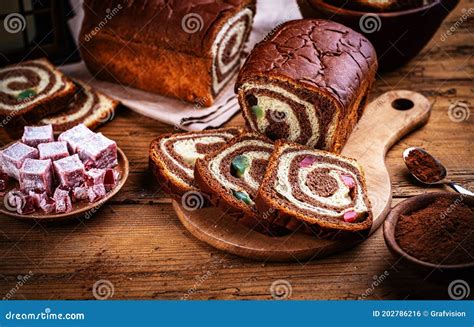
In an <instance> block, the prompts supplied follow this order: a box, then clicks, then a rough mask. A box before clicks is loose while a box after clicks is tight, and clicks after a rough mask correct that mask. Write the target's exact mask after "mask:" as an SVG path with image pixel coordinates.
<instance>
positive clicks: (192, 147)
mask: <svg viewBox="0 0 474 327" xmlns="http://www.w3.org/2000/svg"><path fill="white" fill-rule="evenodd" d="M242 131H243V130H242V129H240V128H234V127H229V128H220V129H213V130H206V131H201V132H187V133H169V134H163V135H161V136H160V137H158V138H156V139H154V140H153V141H152V142H151V144H150V149H149V166H150V169H151V171H152V172H153V174H154V175H155V177H156V179H157V180H158V182H159V183H160V185H161V186H162V188H163V191H165V192H166V193H167V194H169V195H171V196H173V197H175V198H179V197H181V196H182V195H184V194H185V193H186V192H190V191H199V190H198V188H197V186H196V184H195V182H194V164H195V162H196V160H197V159H198V158H201V157H204V156H205V155H206V154H208V153H210V152H212V151H214V150H218V149H220V148H221V147H222V146H224V145H225V144H226V143H227V142H229V141H230V140H231V139H232V138H233V137H235V136H237V135H239V134H240V133H242Z"/></svg>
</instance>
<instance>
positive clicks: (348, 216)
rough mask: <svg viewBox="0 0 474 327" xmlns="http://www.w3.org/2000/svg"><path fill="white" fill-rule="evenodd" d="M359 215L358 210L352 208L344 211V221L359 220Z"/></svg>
mask: <svg viewBox="0 0 474 327" xmlns="http://www.w3.org/2000/svg"><path fill="white" fill-rule="evenodd" d="M358 216H359V215H358V214H357V212H355V211H353V210H351V211H347V212H345V213H344V221H345V222H346V223H353V222H355V221H356V220H357V217H358Z"/></svg>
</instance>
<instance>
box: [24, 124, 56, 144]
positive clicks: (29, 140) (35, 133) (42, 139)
mask: <svg viewBox="0 0 474 327" xmlns="http://www.w3.org/2000/svg"><path fill="white" fill-rule="evenodd" d="M21 141H22V142H23V143H25V144H26V145H29V146H33V147H36V146H38V144H40V143H48V142H53V141H54V134H53V126H51V125H44V126H25V127H24V132H23V137H22V138H21Z"/></svg>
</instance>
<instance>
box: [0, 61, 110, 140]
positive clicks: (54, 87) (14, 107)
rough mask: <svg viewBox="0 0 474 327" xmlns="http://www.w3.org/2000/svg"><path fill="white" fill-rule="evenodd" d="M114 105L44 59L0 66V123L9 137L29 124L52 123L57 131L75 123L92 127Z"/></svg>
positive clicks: (82, 82)
mask: <svg viewBox="0 0 474 327" xmlns="http://www.w3.org/2000/svg"><path fill="white" fill-rule="evenodd" d="M117 105H118V102H117V101H115V100H113V99H112V98H110V97H108V96H106V95H104V94H102V93H100V92H97V91H96V90H94V89H92V88H91V87H90V86H89V85H87V83H85V82H84V81H79V80H72V79H70V78H68V77H66V76H65V75H64V74H63V73H61V72H60V71H59V70H58V69H57V68H56V67H55V66H53V65H52V64H51V63H50V62H49V61H48V60H47V59H37V60H30V61H24V62H21V63H18V64H15V65H10V66H6V67H3V68H0V124H1V125H2V127H3V128H4V129H5V130H6V131H7V132H8V134H10V136H12V137H18V136H20V135H21V133H22V132H23V127H24V126H32V125H52V126H53V128H54V130H55V132H58V133H59V132H62V131H65V130H68V129H69V128H71V127H73V126H76V125H77V124H79V123H84V124H85V125H86V126H87V127H89V128H92V129H93V128H95V127H97V126H98V125H100V124H101V123H105V122H107V121H109V120H111V119H112V118H113V117H114V111H115V108H116V107H117Z"/></svg>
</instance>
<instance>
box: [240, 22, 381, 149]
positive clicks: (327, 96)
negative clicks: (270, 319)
mask: <svg viewBox="0 0 474 327" xmlns="http://www.w3.org/2000/svg"><path fill="white" fill-rule="evenodd" d="M376 71H377V56H376V54H375V50H374V48H373V47H372V45H371V44H370V42H369V41H368V40H367V39H366V38H365V37H364V36H362V35H361V34H359V33H357V32H355V31H353V30H351V29H350V28H348V27H345V26H343V25H341V24H338V23H335V22H330V21H326V20H318V19H299V20H293V21H289V22H286V23H284V24H282V25H280V26H278V27H277V28H276V29H275V30H274V31H272V32H271V33H270V34H269V35H268V37H267V38H265V39H264V41H262V42H260V43H258V44H257V45H256V46H255V48H254V49H253V50H252V52H251V54H250V55H249V57H248V58H247V60H246V62H245V64H244V65H243V67H242V69H241V70H240V74H239V77H238V79H237V83H236V85H235V89H236V92H237V93H238V98H239V103H240V106H241V107H242V113H243V115H244V118H245V120H246V122H247V125H248V126H249V128H250V129H251V130H253V131H256V132H259V133H262V134H265V135H266V136H267V137H269V138H270V139H272V140H278V139H285V140H287V141H291V142H296V143H299V144H303V145H307V146H309V147H312V148H316V149H323V150H326V151H331V152H335V153H339V152H340V151H341V150H342V147H343V146H344V144H345V143H346V141H347V138H348V137H349V135H350V133H351V131H352V130H353V128H354V126H355V124H356V122H357V121H358V119H359V118H360V116H361V114H362V112H363V110H364V107H365V99H366V97H367V94H368V92H369V90H370V88H371V87H372V84H373V82H374V77H375V72H376Z"/></svg>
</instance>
